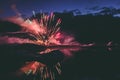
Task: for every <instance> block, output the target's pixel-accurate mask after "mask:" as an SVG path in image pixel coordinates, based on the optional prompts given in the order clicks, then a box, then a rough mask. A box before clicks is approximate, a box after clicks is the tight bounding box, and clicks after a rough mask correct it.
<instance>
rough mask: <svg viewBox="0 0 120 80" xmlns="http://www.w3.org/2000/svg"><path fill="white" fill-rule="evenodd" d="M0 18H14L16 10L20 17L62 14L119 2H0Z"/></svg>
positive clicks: (14, 0) (101, 0) (79, 0)
mask: <svg viewBox="0 0 120 80" xmlns="http://www.w3.org/2000/svg"><path fill="white" fill-rule="evenodd" d="M0 1H1V2H0V17H7V16H14V15H15V11H14V10H13V7H12V6H14V8H16V9H17V11H19V12H20V13H21V14H22V15H26V16H30V15H32V11H33V10H34V11H35V12H40V11H42V12H63V11H64V10H68V11H69V10H74V9H79V10H80V11H81V12H83V13H85V11H86V10H87V9H89V8H92V7H96V6H97V7H115V8H119V7H120V0H51V1H49V0H43V1H42V0H0Z"/></svg>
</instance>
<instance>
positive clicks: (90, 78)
mask: <svg viewBox="0 0 120 80" xmlns="http://www.w3.org/2000/svg"><path fill="white" fill-rule="evenodd" d="M62 69H63V70H62V72H63V74H62V76H63V80H120V47H113V48H112V50H111V51H109V50H108V48H106V47H91V48H88V49H86V50H83V51H79V52H76V53H75V54H74V56H73V57H72V58H70V59H68V60H66V62H64V63H63V68H62Z"/></svg>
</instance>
